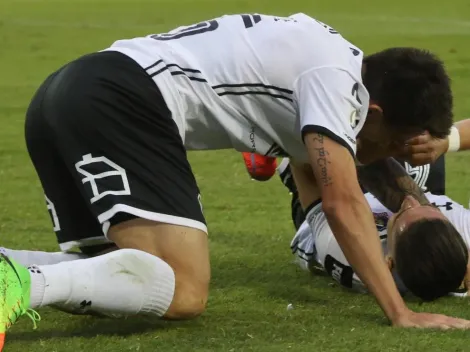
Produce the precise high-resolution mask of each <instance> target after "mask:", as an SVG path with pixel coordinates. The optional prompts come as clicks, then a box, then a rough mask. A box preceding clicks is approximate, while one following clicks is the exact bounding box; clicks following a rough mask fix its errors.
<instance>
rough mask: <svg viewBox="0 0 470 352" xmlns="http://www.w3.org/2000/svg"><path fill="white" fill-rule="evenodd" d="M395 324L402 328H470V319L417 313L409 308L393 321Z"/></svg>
mask: <svg viewBox="0 0 470 352" xmlns="http://www.w3.org/2000/svg"><path fill="white" fill-rule="evenodd" d="M392 324H393V326H396V327H402V328H422V329H440V330H448V329H470V321H469V320H465V319H460V318H452V317H448V316H446V315H442V314H431V313H416V312H413V311H411V310H408V311H407V313H406V314H402V315H401V316H400V317H399V318H398V319H396V320H395V321H394V322H393V323H392Z"/></svg>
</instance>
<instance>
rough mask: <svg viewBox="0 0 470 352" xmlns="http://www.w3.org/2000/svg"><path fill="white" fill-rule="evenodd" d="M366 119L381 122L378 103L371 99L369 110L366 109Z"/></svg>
mask: <svg viewBox="0 0 470 352" xmlns="http://www.w3.org/2000/svg"><path fill="white" fill-rule="evenodd" d="M367 119H371V120H373V121H374V122H379V123H382V119H383V110H382V108H381V107H380V106H379V105H378V104H376V103H374V102H372V101H371V102H370V104H369V110H368V111H367Z"/></svg>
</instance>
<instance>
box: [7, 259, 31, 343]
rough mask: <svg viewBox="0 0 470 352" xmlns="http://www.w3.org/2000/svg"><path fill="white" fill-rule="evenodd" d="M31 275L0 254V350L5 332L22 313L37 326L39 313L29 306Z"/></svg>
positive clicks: (24, 268)
mask: <svg viewBox="0 0 470 352" xmlns="http://www.w3.org/2000/svg"><path fill="white" fill-rule="evenodd" d="M30 292H31V276H30V274H29V271H28V269H27V268H26V267H24V266H23V265H21V264H18V263H17V262H15V261H14V260H13V259H10V258H8V257H7V256H5V255H3V254H0V296H1V297H0V351H2V350H3V346H4V344H5V333H6V331H7V330H8V329H9V328H10V327H11V326H12V325H13V324H14V323H16V321H17V320H18V319H19V317H21V316H22V315H27V316H29V317H30V318H31V320H32V321H33V323H34V328H36V322H37V321H39V320H40V317H39V314H38V313H37V312H36V311H34V310H32V309H30V308H29V302H30Z"/></svg>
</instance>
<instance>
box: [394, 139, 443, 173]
mask: <svg viewBox="0 0 470 352" xmlns="http://www.w3.org/2000/svg"><path fill="white" fill-rule="evenodd" d="M448 148H449V141H448V140H447V138H444V139H438V138H433V137H431V135H430V134H429V132H425V133H423V134H420V135H419V136H416V137H413V138H410V139H408V140H407V141H405V143H404V145H402V146H398V147H397V151H396V157H397V158H398V159H402V160H404V161H406V162H408V163H409V164H410V165H412V166H419V165H426V164H431V163H433V162H435V161H436V160H437V159H438V158H439V157H440V156H441V155H442V154H444V153H445V152H446V151H447V149H448Z"/></svg>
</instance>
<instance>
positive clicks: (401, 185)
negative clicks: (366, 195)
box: [357, 158, 429, 212]
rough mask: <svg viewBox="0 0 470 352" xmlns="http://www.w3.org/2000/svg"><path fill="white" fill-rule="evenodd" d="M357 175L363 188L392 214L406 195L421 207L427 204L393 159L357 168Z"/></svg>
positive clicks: (419, 191) (416, 186) (420, 191)
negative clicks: (416, 201)
mask: <svg viewBox="0 0 470 352" xmlns="http://www.w3.org/2000/svg"><path fill="white" fill-rule="evenodd" d="M357 174H358V177H359V181H360V182H361V184H362V185H363V186H364V188H366V189H367V190H368V191H369V192H370V193H372V194H373V195H374V196H375V197H376V198H377V199H378V200H379V201H380V202H381V203H382V204H384V205H385V206H386V207H387V208H388V209H390V210H391V211H393V212H397V211H398V210H399V209H400V207H401V204H402V202H403V199H404V198H405V196H407V195H411V196H413V197H414V198H416V199H417V200H418V201H419V202H420V203H421V204H423V205H424V204H429V201H428V200H427V198H426V196H425V195H424V192H423V191H422V190H421V188H420V187H419V186H418V184H417V183H416V182H415V181H414V180H413V179H412V178H411V177H410V175H408V173H407V172H406V171H405V169H404V168H403V167H402V166H401V165H400V164H399V163H398V162H397V161H396V160H395V159H393V158H387V159H383V160H379V161H376V162H374V163H371V164H369V165H361V166H358V167H357Z"/></svg>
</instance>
